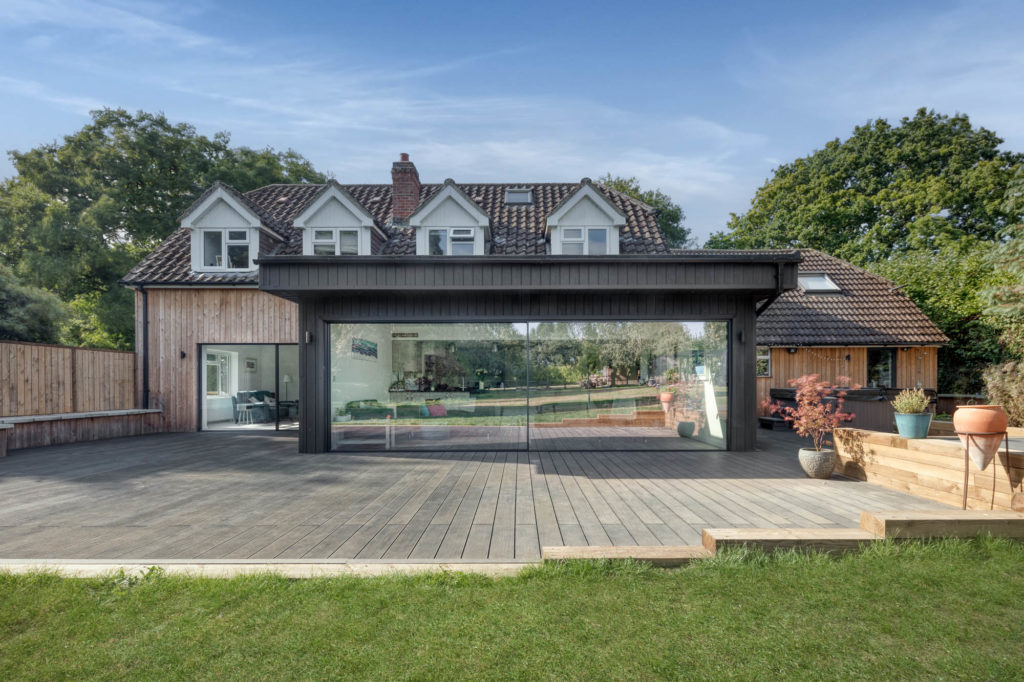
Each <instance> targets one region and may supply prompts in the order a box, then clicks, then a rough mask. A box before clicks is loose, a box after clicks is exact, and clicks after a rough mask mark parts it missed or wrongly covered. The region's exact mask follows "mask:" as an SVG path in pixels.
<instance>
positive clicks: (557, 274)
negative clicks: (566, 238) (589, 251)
mask: <svg viewBox="0 0 1024 682" xmlns="http://www.w3.org/2000/svg"><path fill="white" fill-rule="evenodd" d="M799 261H800V255H799V253H798V252H795V251H783V252H779V253H776V254H772V256H771V257H768V255H767V254H759V255H758V256H750V255H744V256H731V257H725V256H721V255H719V254H715V256H714V257H708V258H699V257H694V256H596V257H595V256H547V257H534V258H523V257H518V256H513V257H505V258H502V257H496V256H466V257H451V256H448V257H430V256H409V257H389V256H264V257H263V258H261V259H260V273H259V286H260V289H262V290H264V291H267V292H269V293H273V294H276V295H278V296H282V297H284V298H289V299H292V300H298V299H299V298H300V297H301V296H302V295H304V294H319V293H338V292H350V293H351V292H402V291H407V292H424V291H427V290H435V291H438V292H445V293H454V292H456V291H464V292H470V293H479V292H486V291H509V290H513V291H530V292H544V291H548V292H568V291H573V290H576V291H608V292H637V291H663V292H672V291H688V292H696V291H704V292H722V293H724V292H747V293H754V294H763V295H764V297H767V296H768V295H770V294H772V293H775V292H776V291H777V290H778V291H783V290H787V289H792V288H794V287H796V284H797V263H798V262H799ZM780 275H781V279H780V278H779V277H780Z"/></svg>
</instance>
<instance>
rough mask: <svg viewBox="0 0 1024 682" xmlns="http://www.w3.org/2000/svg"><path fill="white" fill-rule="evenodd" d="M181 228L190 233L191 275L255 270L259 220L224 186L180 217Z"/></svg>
mask: <svg viewBox="0 0 1024 682" xmlns="http://www.w3.org/2000/svg"><path fill="white" fill-rule="evenodd" d="M181 226H182V227H184V228H187V229H190V230H191V231H192V235H191V253H192V270H193V271H194V272H243V271H249V270H255V269H256V263H255V261H256V259H257V258H258V257H259V250H260V229H261V228H262V227H263V226H262V223H261V221H260V217H259V216H258V215H256V212H255V211H253V210H252V208H250V207H249V206H248V205H246V203H245V202H244V201H242V200H240V199H239V198H238V196H237V195H236V194H235V193H234V192H233V191H231V190H230V189H228V188H227V187H226V186H224V185H221V184H220V183H217V184H216V185H214V186H213V188H212V190H211V191H210V192H208V193H207V194H206V196H205V197H203V198H202V199H201V200H200V201H199V202H198V203H197V204H195V205H194V206H192V207H191V208H190V209H189V210H188V211H187V212H186V213H185V215H183V216H182V218H181ZM263 229H265V228H263Z"/></svg>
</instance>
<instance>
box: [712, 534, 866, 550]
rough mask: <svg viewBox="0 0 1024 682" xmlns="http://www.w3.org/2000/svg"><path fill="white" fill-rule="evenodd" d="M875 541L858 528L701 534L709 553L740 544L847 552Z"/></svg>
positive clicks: (766, 548)
mask: <svg viewBox="0 0 1024 682" xmlns="http://www.w3.org/2000/svg"><path fill="white" fill-rule="evenodd" d="M877 539H878V536H877V535H875V534H874V533H870V532H868V531H866V530H861V529H860V528H705V529H704V531H703V533H702V541H703V543H704V548H705V549H706V550H708V551H709V552H717V551H718V550H720V549H723V548H725V547H739V546H743V545H747V546H749V547H756V548H758V549H763V550H766V551H772V550H776V549H806V550H821V551H826V552H847V551H851V550H856V549H859V548H860V547H861V545H864V544H865V543H868V542H872V541H873V540H877Z"/></svg>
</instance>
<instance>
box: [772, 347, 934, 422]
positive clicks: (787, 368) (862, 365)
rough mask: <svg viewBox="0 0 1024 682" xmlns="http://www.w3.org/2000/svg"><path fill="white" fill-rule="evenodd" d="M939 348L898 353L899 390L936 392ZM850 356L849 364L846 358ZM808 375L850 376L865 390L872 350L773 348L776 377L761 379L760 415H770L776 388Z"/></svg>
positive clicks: (773, 370) (832, 380) (901, 350)
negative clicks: (768, 402) (767, 404)
mask: <svg viewBox="0 0 1024 682" xmlns="http://www.w3.org/2000/svg"><path fill="white" fill-rule="evenodd" d="M938 351H939V349H938V348H932V347H926V348H916V347H915V348H909V349H907V350H903V349H898V350H897V351H896V386H897V388H914V387H916V386H917V384H918V382H920V384H921V386H922V387H923V388H931V389H934V388H936V386H937V385H938V383H939V362H938ZM847 356H849V358H850V359H849V360H847V359H846V357H847ZM805 374H820V375H821V378H822V379H823V380H825V381H831V382H833V383H835V382H836V381H837V380H838V377H839V376H848V377H850V379H851V380H852V381H853V383H855V384H859V385H861V386H864V385H865V384H867V381H868V349H867V348H864V347H853V346H848V347H836V348H817V347H810V348H805V347H801V348H797V350H796V353H790V352H789V349H787V348H772V375H771V376H770V377H758V379H757V405H758V414H759V415H762V416H764V415H766V414H768V411H767V410H766V409H765V408H764V407H762V405H763V403H764V401H765V400H768V399H769V392H770V391H771V389H773V388H789V383H788V382H789V380H790V379H796V378H797V377H801V376H804V375H805Z"/></svg>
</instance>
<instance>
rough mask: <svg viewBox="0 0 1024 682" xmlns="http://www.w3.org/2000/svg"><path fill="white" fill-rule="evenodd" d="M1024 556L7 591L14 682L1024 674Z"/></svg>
mask: <svg viewBox="0 0 1024 682" xmlns="http://www.w3.org/2000/svg"><path fill="white" fill-rule="evenodd" d="M1022 594H1024V543H1014V542H1010V541H1004V540H991V539H979V540H975V541H943V542H937V543H930V544H923V545H920V544H915V545H903V546H899V545H893V544H887V543H879V544H878V545H875V546H873V547H871V548H870V549H868V550H866V551H865V552H864V553H862V554H855V555H848V556H845V557H842V558H838V559H833V558H828V557H825V556H822V555H803V556H799V555H793V554H781V555H775V556H766V555H763V554H757V553H748V552H743V551H738V552H730V553H726V554H723V555H722V556H719V557H717V558H715V559H713V560H710V561H707V562H703V563H701V564H697V565H694V566H691V567H688V568H684V569H679V570H673V571H666V570H657V569H651V568H648V567H645V566H642V565H637V564H629V563H625V564H609V563H600V562H598V563H569V564H563V565H554V566H551V565H549V566H546V567H544V568H540V569H530V570H528V571H526V572H525V573H524V574H522V575H520V576H518V577H515V578H504V579H489V578H483V577H478V576H467V575H459V574H440V575H433V576H420V577H392V578H379V579H355V578H352V579H347V578H346V579H318V580H287V579H283V578H276V577H270V576H259V577H247V578H239V579H234V580H223V581H222V580H215V579H193V578H171V577H164V576H160V575H153V576H151V577H149V578H145V579H137V580H125V579H120V580H119V579H117V578H110V579H105V580H99V579H95V580H84V579H82V580H75V579H60V578H57V577H54V576H51V575H31V576H12V575H0V679H5V680H15V679H18V680H20V679H69V678H75V679H79V678H100V679H122V678H124V677H128V678H130V679H135V678H148V679H185V678H205V679H222V678H233V679H246V680H248V679H288V678H292V679H340V678H344V679H351V678H357V679H359V678H366V679H443V678H451V677H471V678H485V679H487V678H491V679H498V678H527V679H535V678H548V679H564V678H571V679H606V678H617V679H627V678H628V679H633V678H647V679H650V678H683V677H685V678H693V677H696V678H730V677H731V678H741V679H761V678H819V679H836V678H864V679H873V680H879V679H907V678H914V679H942V678H945V679H997V680H1009V679H1021V678H1022V677H1024V644H1022V642H1024V610H1022V606H1021V603H1022V602H1021V595H1022Z"/></svg>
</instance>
